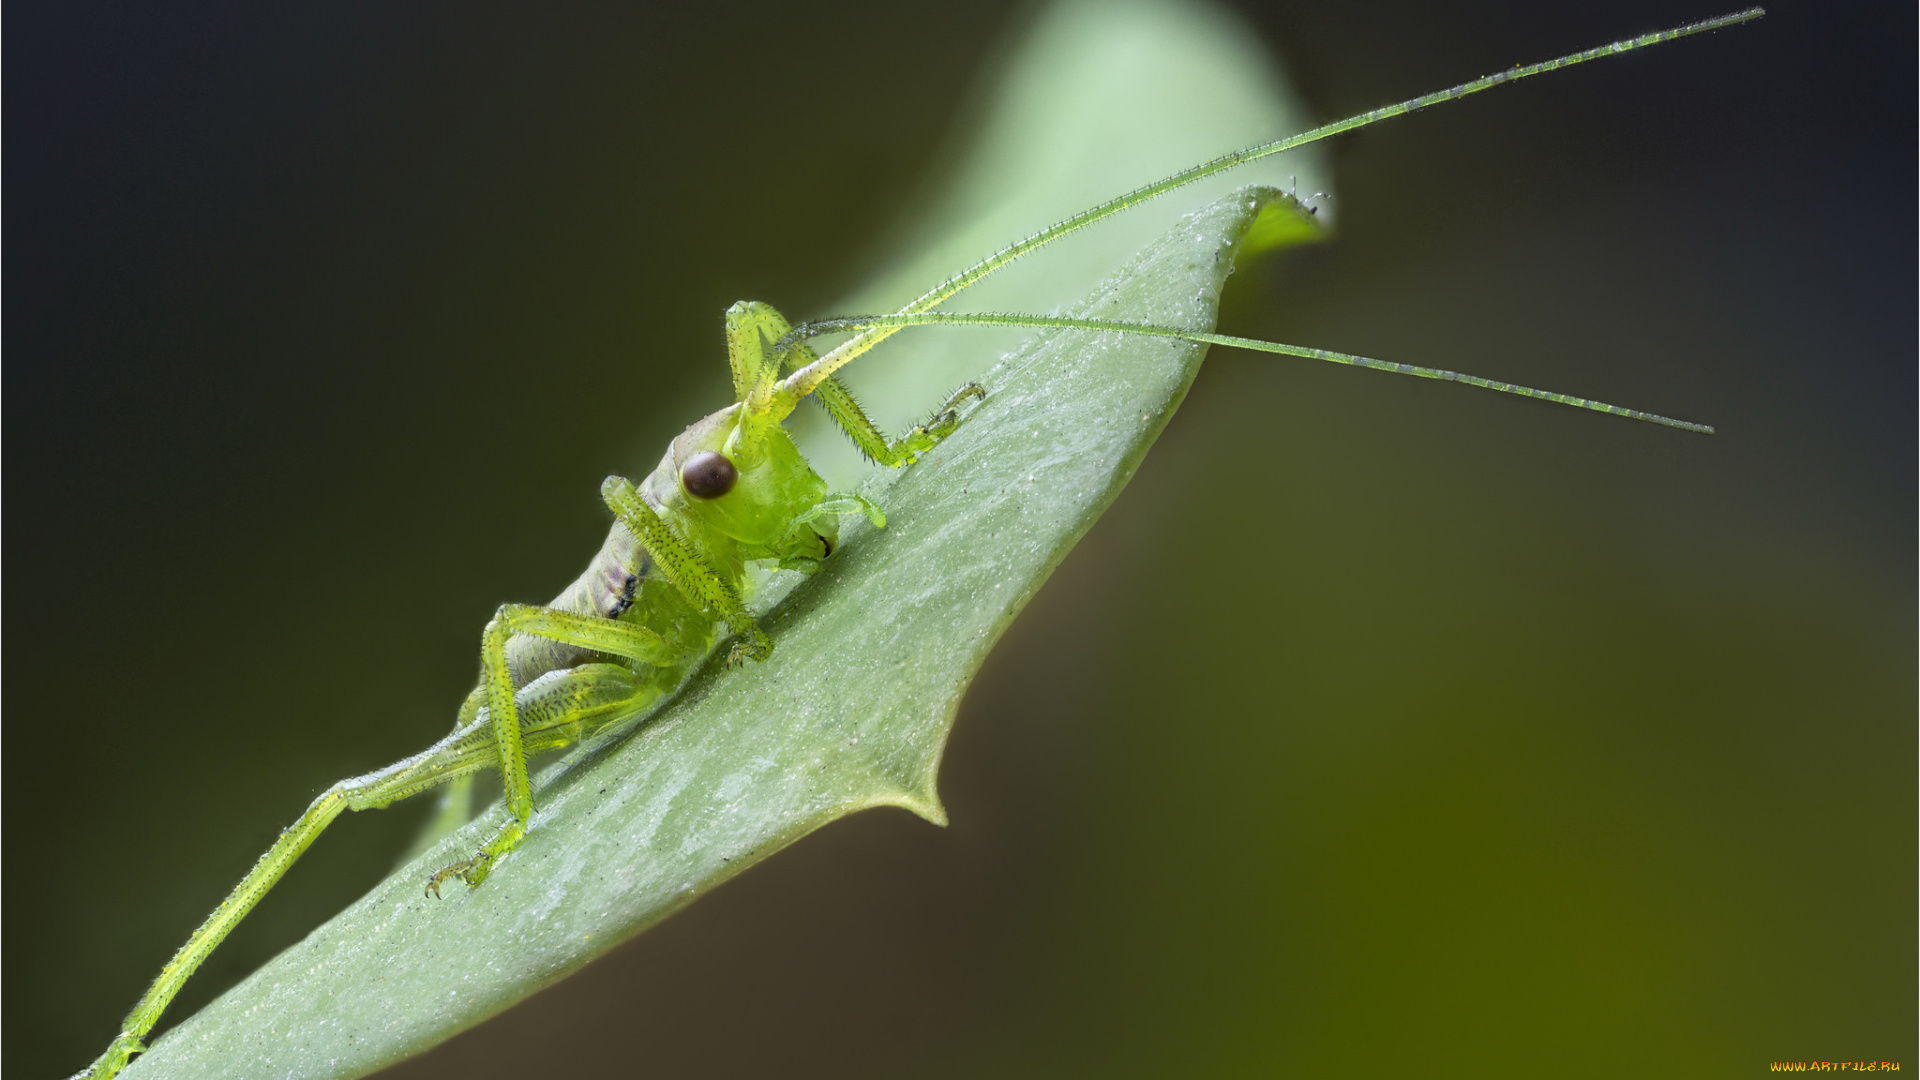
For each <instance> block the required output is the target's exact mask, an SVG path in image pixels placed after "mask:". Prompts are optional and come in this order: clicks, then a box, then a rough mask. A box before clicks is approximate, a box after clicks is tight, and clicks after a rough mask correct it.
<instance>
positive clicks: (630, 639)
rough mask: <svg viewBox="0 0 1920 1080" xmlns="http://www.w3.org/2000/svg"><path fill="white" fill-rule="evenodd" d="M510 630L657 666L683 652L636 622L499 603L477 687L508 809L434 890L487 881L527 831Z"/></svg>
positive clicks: (440, 876) (443, 871) (529, 802)
mask: <svg viewBox="0 0 1920 1080" xmlns="http://www.w3.org/2000/svg"><path fill="white" fill-rule="evenodd" d="M514 634H533V635H535V636H537V637H543V638H548V639H551V640H553V641H558V642H560V643H562V644H565V645H574V646H578V647H580V648H583V649H592V650H593V651H595V652H603V653H609V654H611V655H614V656H622V657H626V658H627V659H630V660H638V661H640V662H641V663H645V664H653V665H656V666H661V667H670V666H673V665H675V664H679V663H682V662H684V661H685V660H686V656H685V653H684V651H683V650H680V649H676V648H675V647H673V646H672V644H671V643H669V642H668V641H667V640H666V639H665V638H663V637H661V636H660V635H659V634H657V633H655V632H654V631H652V630H649V629H648V628H646V627H644V626H639V625H636V624H634V623H625V622H619V621H617V620H614V619H603V618H600V617H598V616H593V615H577V614H574V613H573V612H570V611H556V610H553V609H551V608H542V607H534V606H531V605H528V604H504V605H502V606H501V608H500V610H499V611H497V612H495V613H494V616H493V619H492V621H490V622H488V623H487V628H486V630H485V631H483V632H482V633H481V635H480V691H481V692H482V693H484V695H485V698H486V706H487V715H488V725H487V726H488V727H489V728H491V729H492V731H493V738H494V747H495V749H496V750H498V752H499V755H500V780H501V783H502V784H503V785H504V787H505V788H506V800H507V812H508V814H509V815H511V816H510V817H509V818H508V819H507V823H506V824H505V825H502V826H501V827H500V829H499V831H498V832H495V833H494V834H493V836H492V838H490V839H489V840H488V841H487V842H486V844H485V845H483V846H482V847H481V848H480V850H479V851H478V852H476V853H475V854H474V856H473V858H471V859H463V860H461V861H460V862H457V863H453V864H451V865H449V866H443V867H441V868H440V869H439V870H437V871H435V872H434V874H433V877H432V879H431V880H430V881H428V883H427V891H429V892H431V893H433V894H434V895H436V896H438V895H439V892H440V886H441V885H442V884H443V883H445V882H446V881H447V880H448V879H449V878H454V877H457V878H460V879H461V880H462V881H465V882H466V883H467V884H468V885H470V886H471V885H478V884H480V883H481V882H482V881H485V880H486V879H487V875H488V874H489V873H491V872H492V867H493V864H494V863H495V862H496V861H497V860H498V859H499V858H500V857H501V856H502V855H505V854H506V853H507V852H509V851H512V850H513V849H514V848H516V847H518V846H519V845H520V841H521V840H522V839H523V838H524V837H525V836H526V835H527V823H528V821H529V820H531V819H532V817H533V785H532V782H531V781H529V780H528V778H527V750H526V745H525V743H524V740H523V738H522V732H521V723H520V708H519V705H518V704H517V703H516V702H515V700H514V687H513V675H512V673H511V672H510V671H509V670H508V668H507V639H508V638H509V637H511V636H512V635H514Z"/></svg>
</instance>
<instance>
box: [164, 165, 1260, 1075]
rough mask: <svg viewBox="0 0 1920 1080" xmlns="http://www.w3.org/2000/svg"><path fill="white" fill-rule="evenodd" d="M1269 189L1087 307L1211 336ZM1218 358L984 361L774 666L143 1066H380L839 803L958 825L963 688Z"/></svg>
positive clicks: (235, 999) (876, 493)
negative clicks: (939, 786) (503, 843)
mask: <svg viewBox="0 0 1920 1080" xmlns="http://www.w3.org/2000/svg"><path fill="white" fill-rule="evenodd" d="M1275 197H1276V195H1275V193H1273V192H1271V191H1270V190H1266V189H1248V190H1247V191H1244V192H1241V193H1237V194H1235V195H1233V196H1230V197H1228V198H1227V199H1225V200H1223V201H1221V202H1219V203H1216V204H1214V205H1213V206H1211V207H1209V208H1207V209H1205V210H1202V211H1200V212H1197V213H1196V214H1194V215H1193V216H1191V217H1190V218H1188V219H1186V220H1185V221H1183V222H1182V223H1181V224H1180V225H1179V226H1178V227H1176V228H1175V230H1174V231H1173V232H1172V233H1170V234H1169V235H1168V236H1167V237H1165V238H1164V239H1163V240H1161V241H1159V242H1158V243H1156V244H1155V245H1153V246H1151V247H1150V248H1149V249H1148V250H1147V251H1145V252H1143V253H1142V254H1141V256H1140V257H1139V258H1138V259H1137V260H1136V261H1135V262H1133V263H1132V264H1131V265H1129V266H1127V267H1126V268H1124V269H1123V270H1121V271H1120V272H1118V273H1117V274H1116V275H1115V276H1114V277H1113V278H1111V279H1109V281H1108V282H1107V283H1105V284H1104V285H1102V286H1101V287H1100V288H1099V289H1097V290H1095V292H1094V293H1093V294H1091V295H1090V296H1089V297H1088V298H1087V299H1086V300H1085V301H1083V302H1082V303H1081V304H1079V305H1077V306H1076V308H1075V309H1074V310H1075V313H1076V314H1079V315H1081V316H1083V317H1107V318H1117V317H1122V316H1125V317H1128V318H1134V319H1143V320H1149V321H1153V322H1159V323H1164V324H1171V325H1176V326H1184V327H1189V328H1207V327H1211V326H1212V325H1213V322H1214V316H1215V310H1216V305H1217V302H1218V298H1219V293H1220V289H1221V286H1222V285H1223V284H1224V283H1225V280H1226V277H1227V275H1228V273H1229V272H1230V271H1231V268H1232V260H1233V254H1234V247H1235V245H1236V243H1237V242H1238V241H1239V239H1240V238H1241V237H1242V236H1243V235H1244V234H1245V233H1246V232H1247V230H1248V228H1249V226H1250V225H1251V223H1252V222H1253V221H1254V220H1255V218H1256V216H1257V215H1258V214H1259V212H1260V211H1261V209H1262V208H1263V207H1265V206H1267V205H1268V204H1269V203H1270V202H1272V201H1273V200H1274V199H1275ZM1287 205H1289V204H1287V203H1285V202H1281V203H1280V204H1279V206H1278V207H1276V209H1278V208H1280V207H1285V206H1287ZM1203 353H1204V349H1203V348H1201V347H1198V346H1192V345H1186V344H1183V343H1179V342H1169V341H1166V340H1162V339H1152V338H1139V337H1122V336H1118V335H1089V334H1077V333H1054V334H1049V335H1045V336H1042V337H1039V338H1036V339H1035V340H1034V341H1033V342H1032V343H1030V345H1029V346H1028V347H1027V348H1026V349H1024V350H1022V351H1021V352H1020V353H1018V354H1016V355H1015V356H1013V357H1011V358H1009V359H1008V360H1007V361H1006V362H1004V363H1003V364H1002V365H1001V366H1000V367H998V368H996V369H995V370H994V371H993V372H991V373H989V375H988V377H987V378H986V379H985V380H984V381H985V384H986V386H987V390H988V397H987V398H986V400H985V401H984V402H983V403H982V404H981V405H980V406H979V407H978V408H977V410H976V411H975V412H974V413H973V414H972V415H971V416H970V417H969V418H968V420H967V422H966V423H965V424H964V425H962V427H961V428H960V430H959V431H958V432H956V433H955V434H954V435H953V436H952V437H951V438H949V439H948V440H947V441H946V442H945V443H944V444H942V445H941V446H940V447H939V448H938V449H936V451H935V452H934V453H932V454H931V455H929V456H928V457H927V458H925V459H924V460H922V461H921V462H920V463H919V464H918V465H916V466H914V467H913V468H911V469H907V470H904V471H902V472H900V473H890V474H886V475H884V476H881V477H876V480H875V482H874V483H872V484H871V485H869V494H871V495H872V496H873V497H874V498H875V499H876V500H877V501H879V502H880V503H881V504H882V505H883V506H884V507H885V508H886V510H887V517H888V526H887V528H886V529H885V530H884V531H876V530H874V529H872V528H870V527H869V526H867V525H866V524H865V523H864V522H859V523H857V524H853V525H852V526H851V527H850V528H849V529H848V531H847V534H846V535H845V537H844V538H843V539H844V543H843V545H842V549H841V550H840V551H839V552H838V553H836V555H835V557H834V559H833V560H831V561H830V563H829V568H828V569H827V570H825V571H823V572H822V573H820V574H819V575H817V576H816V577H814V578H813V579H811V580H809V581H806V582H805V583H804V584H801V585H799V586H798V587H796V588H793V589H792V590H791V591H790V592H789V593H787V595H786V596H785V598H784V599H782V600H779V601H778V602H777V603H774V604H773V606H772V610H771V611H770V613H769V614H768V616H767V623H766V625H767V626H768V629H769V630H770V631H771V632H772V634H773V636H774V639H775V642H776V648H775V651H774V653H773V656H772V658H771V659H769V660H768V661H767V662H765V663H762V664H757V665H752V666H750V667H748V668H746V669H744V670H740V671H733V672H729V671H727V670H726V669H725V667H724V666H723V665H721V664H720V663H718V662H717V661H716V662H715V663H711V664H709V665H708V667H707V668H706V669H705V670H704V671H702V672H701V674H700V675H698V676H697V677H696V678H695V680H694V681H693V683H692V684H691V685H690V686H689V687H688V688H687V690H686V691H685V692H684V693H683V694H682V695H681V696H680V697H679V698H678V699H676V700H675V701H674V702H673V703H672V704H670V705H669V706H668V707H666V708H665V709H663V710H662V711H661V712H660V713H658V714H657V715H656V716H655V717H654V718H652V719H651V720H650V721H648V722H647V724H646V725H645V726H644V727H643V728H641V729H640V730H639V731H637V732H632V733H624V734H616V735H613V736H609V737H604V738H602V739H599V740H597V741H596V742H595V743H593V744H591V745H589V746H587V747H584V748H582V750H581V751H580V752H579V753H576V754H575V755H573V756H572V757H571V758H569V759H568V760H567V761H566V762H564V763H562V764H561V766H560V767H558V768H556V769H553V770H550V771H549V773H548V774H547V775H546V776H544V777H543V778H542V779H541V781H540V783H539V785H538V787H537V788H536V790H535V805H536V807H537V808H538V809H537V810H536V812H535V816H534V823H533V829H532V832H531V833H530V835H529V836H528V839H527V841H526V842H525V844H523V845H522V846H521V848H520V849H519V850H518V851H516V852H515V853H514V854H513V855H512V856H510V857H509V858H508V859H506V860H505V861H503V862H502V863H501V865H500V866H499V868H498V869H497V870H496V871H495V872H494V874H493V876H492V877H491V878H490V879H489V880H488V881H487V883H486V885H485V886H484V887H482V888H480V889H477V890H474V891H472V892H470V893H469V892H466V891H465V890H457V892H458V895H453V896H450V897H449V898H448V899H447V900H445V901H441V902H435V901H432V900H427V899H424V898H423V897H422V896H421V891H420V882H421V881H422V879H423V878H424V877H425V876H426V874H427V873H428V872H429V870H430V869H431V868H432V867H433V866H437V865H439V864H441V863H444V862H446V861H449V860H451V859H453V858H456V857H457V854H458V853H460V852H465V851H467V850H470V849H471V848H472V847H473V846H474V845H475V844H476V842H477V841H478V840H479V839H480V838H481V836H482V835H483V833H484V831H485V830H488V829H491V828H492V827H493V825H494V821H493V818H494V817H495V813H489V814H486V815H483V817H482V820H480V821H478V822H476V823H475V824H474V825H472V826H469V828H468V829H467V830H466V831H465V832H464V833H462V834H460V835H457V836H455V837H453V838H452V839H451V840H450V841H449V842H448V843H447V844H445V845H443V846H442V847H441V848H440V849H439V850H437V851H434V852H430V853H429V854H428V855H427V856H426V857H425V858H423V859H421V860H419V861H418V862H416V863H415V864H414V865H413V866H411V867H409V868H407V869H405V870H403V871H401V872H400V873H398V874H396V875H394V876H393V877H392V878H390V879H388V880H387V881H386V882H385V883H384V884H382V885H381V886H380V887H379V888H377V889H375V890H374V891H373V892H372V893H371V894H369V895H368V896H366V897H365V898H363V899H362V900H361V901H360V902H359V903H356V904H355V905H353V906H352V907H351V908H349V909H348V910H347V911H345V912H343V913H342V914H341V915H339V916H338V917H336V918H335V919H333V920H332V921H331V922H329V923H327V924H326V925H325V926H323V927H321V928H320V929H318V930H316V931H315V932H314V933H313V934H312V935H310V936H309V937H308V938H307V939H306V940H305V941H303V942H301V943H300V944H298V945H296V946H294V947H293V948H291V949H289V950H287V951H286V952H284V953H282V954H281V955H280V956H279V957H277V958H276V959H275V960H274V961H273V962H272V963H271V964H269V965H268V966H267V967H265V968H263V969H262V970H261V971H259V972H257V973H255V974H254V975H253V976H252V977H251V978H249V979H248V980H247V981H246V982H244V983H242V984H241V985H239V986H237V987H235V988H234V989H233V990H232V991H230V992H229V993H227V994H226V995H225V996H223V997H221V998H220V999H219V1000H218V1001H216V1002H215V1003H214V1004H213V1005H211V1006H209V1007H208V1008H207V1009H205V1010H203V1011H202V1012H201V1013H200V1014H198V1015H196V1016H194V1017H193V1018H192V1019H190V1020H188V1021H187V1022H186V1023H184V1024H182V1025H181V1026H180V1027H179V1028H178V1029H176V1030H175V1031H174V1032H172V1033H171V1034H170V1035H168V1036H167V1037H165V1038H164V1039H162V1040H161V1041H160V1042H159V1043H158V1044H157V1045H156V1046H155V1048H154V1049H153V1051H152V1052H151V1053H149V1054H148V1055H146V1056H145V1057H143V1058H142V1059H140V1060H139V1061H137V1062H136V1063H135V1066H134V1068H133V1071H132V1075H134V1076H136V1077H159V1076H180V1077H188V1076H194V1077H198V1076H209V1075H221V1076H235V1077H239V1076H259V1077H276V1078H295V1077H323V1076H326V1077H333V1076H357V1075H361V1074H364V1073H366V1072H369V1071H371V1070H373V1069H375V1068H377V1067H379V1066H381V1065H384V1064H386V1063H389V1062H392V1061H395V1060H397V1059H399V1058H402V1057H405V1056H407V1055H409V1054H411V1053H413V1052H416V1051H418V1050H420V1049H422V1048H424V1047H427V1046H431V1045H433V1044H435V1043H437V1042H439V1041H441V1040H443V1039H445V1038H447V1037H448V1036H450V1035H452V1034H454V1033H455V1032H458V1031H460V1030H462V1029H464V1028H466V1027H469V1026H471V1025H473V1024H475V1023H477V1022H479V1021H480V1020H483V1019H485V1018H486V1017H488V1016H491V1015H493V1014H494V1013H497V1012H499V1011H501V1010H502V1009H505V1008H506V1007H507V1006H509V1005H512V1004H513V1003H514V1002H516V1001H518V1000H520V999H521V998H523V997H525V996H527V995H528V994H530V993H532V992H534V991H535V990H537V989H539V988H540V987H542V986H544V985H547V984H548V983H551V982H552V981H554V980H556V979H558V978H560V977H562V976H564V975H565V974H567V973H568V972H570V971H572V970H573V969H575V968H577V967H579V966H580V965H582V964H584V963H586V962H587V961H588V960H590V959H592V958H593V957H595V956H597V955H599V954H601V953H603V952H605V951H607V950H608V949H610V948H612V947H613V946H615V945H617V944H618V943H620V942H621V941H623V940H625V939H626V938H628V937H631V936H632V935H634V934H636V933H638V932H639V931H641V930H643V929H645V928H646V927H647V926H649V925H651V924H653V923H654V922H657V921H659V920H660V919H662V918H664V917H666V916H667V915H669V914H671V913H673V912H674V911H675V910H677V909H678V908H679V907H681V906H682V905H684V904H686V903H687V902H689V901H690V900H692V899H693V898H694V897H695V896H697V895H699V894H700V893H701V892H702V891H704V890H706V889H709V888H712V887H713V886H714V885H717V884H719V883H720V882H722V881H725V880H726V879H728V878H730V877H732V876H733V875H734V874H736V873H739V872H740V871H741V870H743V869H745V868H746V867H748V866H750V865H752V864H753V863H754V862H755V861H757V860H759V859H762V858H765V857H766V856H767V855H769V854H771V853H772V852H774V851H776V850H778V849H779V848H781V847H782V846H784V845H786V844H789V843H792V842H793V841H795V840H797V839H799V838H800V837H802V836H805V835H806V834H807V833H809V832H812V831H813V830H814V829H817V828H819V827H820V826H822V825H824V824H826V823H827V822H829V821H832V820H833V819H835V818H838V817H841V816H843V815H846V814H849V813H852V812H854V811H856V810H861V809H865V808H867V807H873V806H900V807H905V808H907V809H909V810H912V811H914V812H915V813H918V814H920V815H922V816H923V817H926V818H928V819H930V820H933V821H936V822H939V821H943V820H944V813H943V811H942V810H941V808H940V802H939V797H938V795H937V794H936V791H935V776H936V772H937V769H938V766H939V761H940V754H941V750H942V748H943V747H944V746H945V744H946V739H947V732H948V730H949V728H950V726H951V724H952V722H953V717H954V713H955V711H956V709H957V708H958V706H959V703H960V698H961V695H962V694H963V693H964V691H965V688H966V685H967V682H968V680H969V679H970V678H971V677H972V675H973V673H974V672H975V670H977V669H978V667H979V666H980V664H981V662H982V661H983V660H984V659H985V658H986V655H987V652H988V650H989V649H991V648H992V646H993V643H994V641H995V640H996V639H998V637H999V636H1000V634H1001V632H1002V631H1004V630H1005V629H1006V627H1007V625H1008V624H1009V623H1010V622H1011V621H1012V619H1013V617H1014V615H1015V614H1016V613H1017V612H1018V611H1019V610H1020V608H1021V607H1022V606H1023V605H1025V603H1026V602H1027V600H1028V599H1029V598H1030V597H1031V596H1032V595H1033V593H1034V591H1035V590H1036V589H1038V588H1039V587H1040V585H1041V583H1042V582H1043V581H1045V580H1046V577H1047V575H1048V574H1049V573H1050V572H1051V571H1052V569H1053V567H1054V566H1055V565H1057V564H1058V563H1059V561H1060V559H1061V558H1062V557H1063V556H1064V555H1065V554H1066V552H1067V550H1068V549H1069V548H1071V547H1072V546H1073V543H1074V542H1075V541H1076V540H1077V539H1078V538H1079V537H1080V536H1081V535H1082V534H1083V533H1084V532H1085V531H1086V530H1087V529H1088V527H1089V526H1091V525H1092V524H1093V522H1094V520H1095V519H1096V518H1097V517H1098V516H1099V515H1100V512H1101V511H1102V510H1103V509H1105V508H1106V506H1107V505H1108V504H1109V503H1111V502H1112V501H1113V499H1114V497H1115V496H1116V495H1117V494H1118V493H1119V491H1120V489H1121V488H1122V487H1123V486H1124V485H1125V484H1126V482H1127V479H1128V478H1129V477H1130V476H1131V475H1132V474H1133V471H1134V468H1135V467H1136V465H1137V464H1138V463H1139V461H1140V459H1141V457H1142V456H1143V455H1144V454H1145V453H1146V451H1147V448H1148V447H1149V446H1150V445H1151V444H1152V442H1153V440H1154V437H1155V436H1156V435H1157V434H1158V433H1159V432H1160V430H1161V428H1162V427H1163V426H1164V425H1165V424H1166V422H1167V419H1168V417H1169V416H1170V415H1171V414H1172V413H1173V410H1174V409H1175V408H1176V407H1177V406H1178V405H1179V403H1180V400H1181V398H1182V397H1183V396H1184V395H1185V394H1186V391H1187V387H1188V385H1189V384H1190V383H1191V381H1192V379H1193V376H1194V374H1195V373H1196V371H1197V370H1198V367H1199V363H1200V359H1201V356H1202V355H1203ZM773 591H774V590H772V589H770V590H769V592H768V595H767V596H766V597H765V598H763V600H764V601H772V599H773V596H772V593H773ZM496 812H497V808H496Z"/></svg>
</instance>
